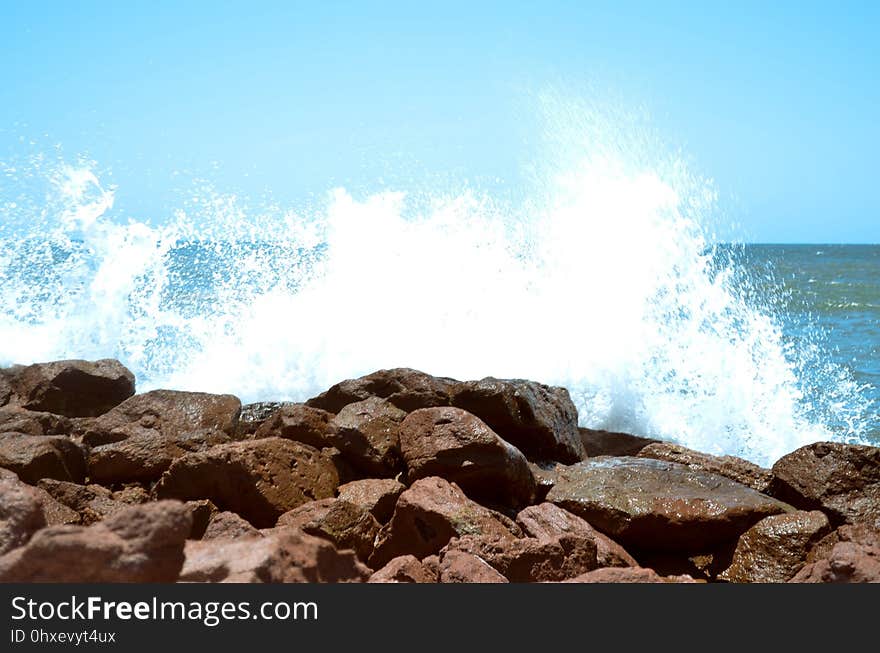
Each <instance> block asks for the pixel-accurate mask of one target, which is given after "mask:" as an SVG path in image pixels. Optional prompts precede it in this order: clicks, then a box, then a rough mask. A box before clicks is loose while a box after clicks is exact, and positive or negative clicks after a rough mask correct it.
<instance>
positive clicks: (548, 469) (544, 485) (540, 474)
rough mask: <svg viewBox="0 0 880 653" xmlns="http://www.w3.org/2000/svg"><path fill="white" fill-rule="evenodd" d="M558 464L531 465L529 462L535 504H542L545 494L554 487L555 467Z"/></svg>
mask: <svg viewBox="0 0 880 653" xmlns="http://www.w3.org/2000/svg"><path fill="white" fill-rule="evenodd" d="M557 465H558V463H554V462H549V463H533V462H529V469H530V470H531V471H532V478H534V479H535V502H536V503H542V502H543V501H544V500H546V498H547V494H548V493H549V492H550V490H552V489H553V486H554V485H556V466H557Z"/></svg>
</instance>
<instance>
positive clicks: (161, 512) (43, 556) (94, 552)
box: [0, 501, 192, 583]
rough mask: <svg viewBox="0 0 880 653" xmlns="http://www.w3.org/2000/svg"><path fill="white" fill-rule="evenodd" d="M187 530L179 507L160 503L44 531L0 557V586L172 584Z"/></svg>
mask: <svg viewBox="0 0 880 653" xmlns="http://www.w3.org/2000/svg"><path fill="white" fill-rule="evenodd" d="M191 526H192V523H191V517H190V514H189V511H188V510H187V509H186V507H185V506H184V505H183V504H181V503H179V502H176V501H162V502H158V503H151V504H147V505H143V506H134V507H129V508H127V509H126V510H124V511H122V512H120V513H119V514H117V515H115V516H113V517H109V518H108V519H106V520H105V521H103V522H101V523H98V524H93V525H92V526H88V527H86V526H52V527H49V528H44V529H42V530H40V531H38V532H37V533H35V534H34V535H33V537H31V539H30V541H29V542H28V543H27V544H26V545H24V546H23V547H20V548H18V549H14V550H13V551H11V552H9V553H7V554H6V555H4V556H2V557H0V582H6V583H10V582H13V583H33V582H55V583H124V582H129V583H168V582H173V581H175V580H177V575H178V572H179V571H180V569H181V566H182V564H183V547H184V542H185V540H186V536H187V534H188V533H189V531H190V528H191Z"/></svg>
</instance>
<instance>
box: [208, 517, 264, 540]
mask: <svg viewBox="0 0 880 653" xmlns="http://www.w3.org/2000/svg"><path fill="white" fill-rule="evenodd" d="M240 537H263V534H262V533H261V532H260V531H258V530H257V529H256V528H254V527H253V526H251V525H250V523H249V522H247V521H245V520H244V519H242V518H241V517H239V516H238V515H236V514H235V513H234V512H228V511H227V512H218V513H215V514H214V515H213V516H212V517H211V519H210V520H209V522H208V526H207V528H206V529H205V531H204V533H203V534H202V538H201V539H203V540H217V539H222V538H226V539H236V538H240Z"/></svg>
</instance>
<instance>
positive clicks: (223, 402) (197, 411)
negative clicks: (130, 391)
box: [83, 390, 241, 446]
mask: <svg viewBox="0 0 880 653" xmlns="http://www.w3.org/2000/svg"><path fill="white" fill-rule="evenodd" d="M240 413H241V401H239V399H238V398H237V397H233V396H232V395H213V394H207V393H204V392H180V391H177V390H153V391H152V392H147V393H145V394H140V395H135V396H134V397H131V398H130V399H128V400H126V401H125V402H123V403H122V404H120V405H119V406H117V407H116V408H114V409H113V410H111V411H110V412H108V413H106V414H105V415H102V416H101V417H99V418H98V419H96V420H95V421H94V422H93V423H92V425H91V426H90V427H89V429H88V430H87V431H86V433H85V434H84V435H83V442H85V443H86V444H88V445H90V446H98V445H102V444H109V443H111V442H119V441H120V440H125V439H126V438H128V437H130V436H132V435H153V436H162V437H165V438H172V439H173V438H175V437H177V436H179V435H180V434H183V433H192V432H197V431H205V430H207V431H221V432H223V433H226V434H227V435H230V436H231V435H233V434H234V433H235V430H236V427H237V425H238V418H239V414H240Z"/></svg>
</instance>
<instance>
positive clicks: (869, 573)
mask: <svg viewBox="0 0 880 653" xmlns="http://www.w3.org/2000/svg"><path fill="white" fill-rule="evenodd" d="M789 582H790V583H880V547H870V546H864V545H862V544H856V543H855V542H840V543H838V544H835V545H834V548H833V549H832V550H831V554H830V555H829V557H828V558H826V559H824V560H819V561H817V562H813V563H810V564H807V565H805V566H804V567H803V568H802V569H801V570H800V571H799V572H798V573H797V574H796V575H795V576H794V578H792V579H791V580H790V581H789Z"/></svg>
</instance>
